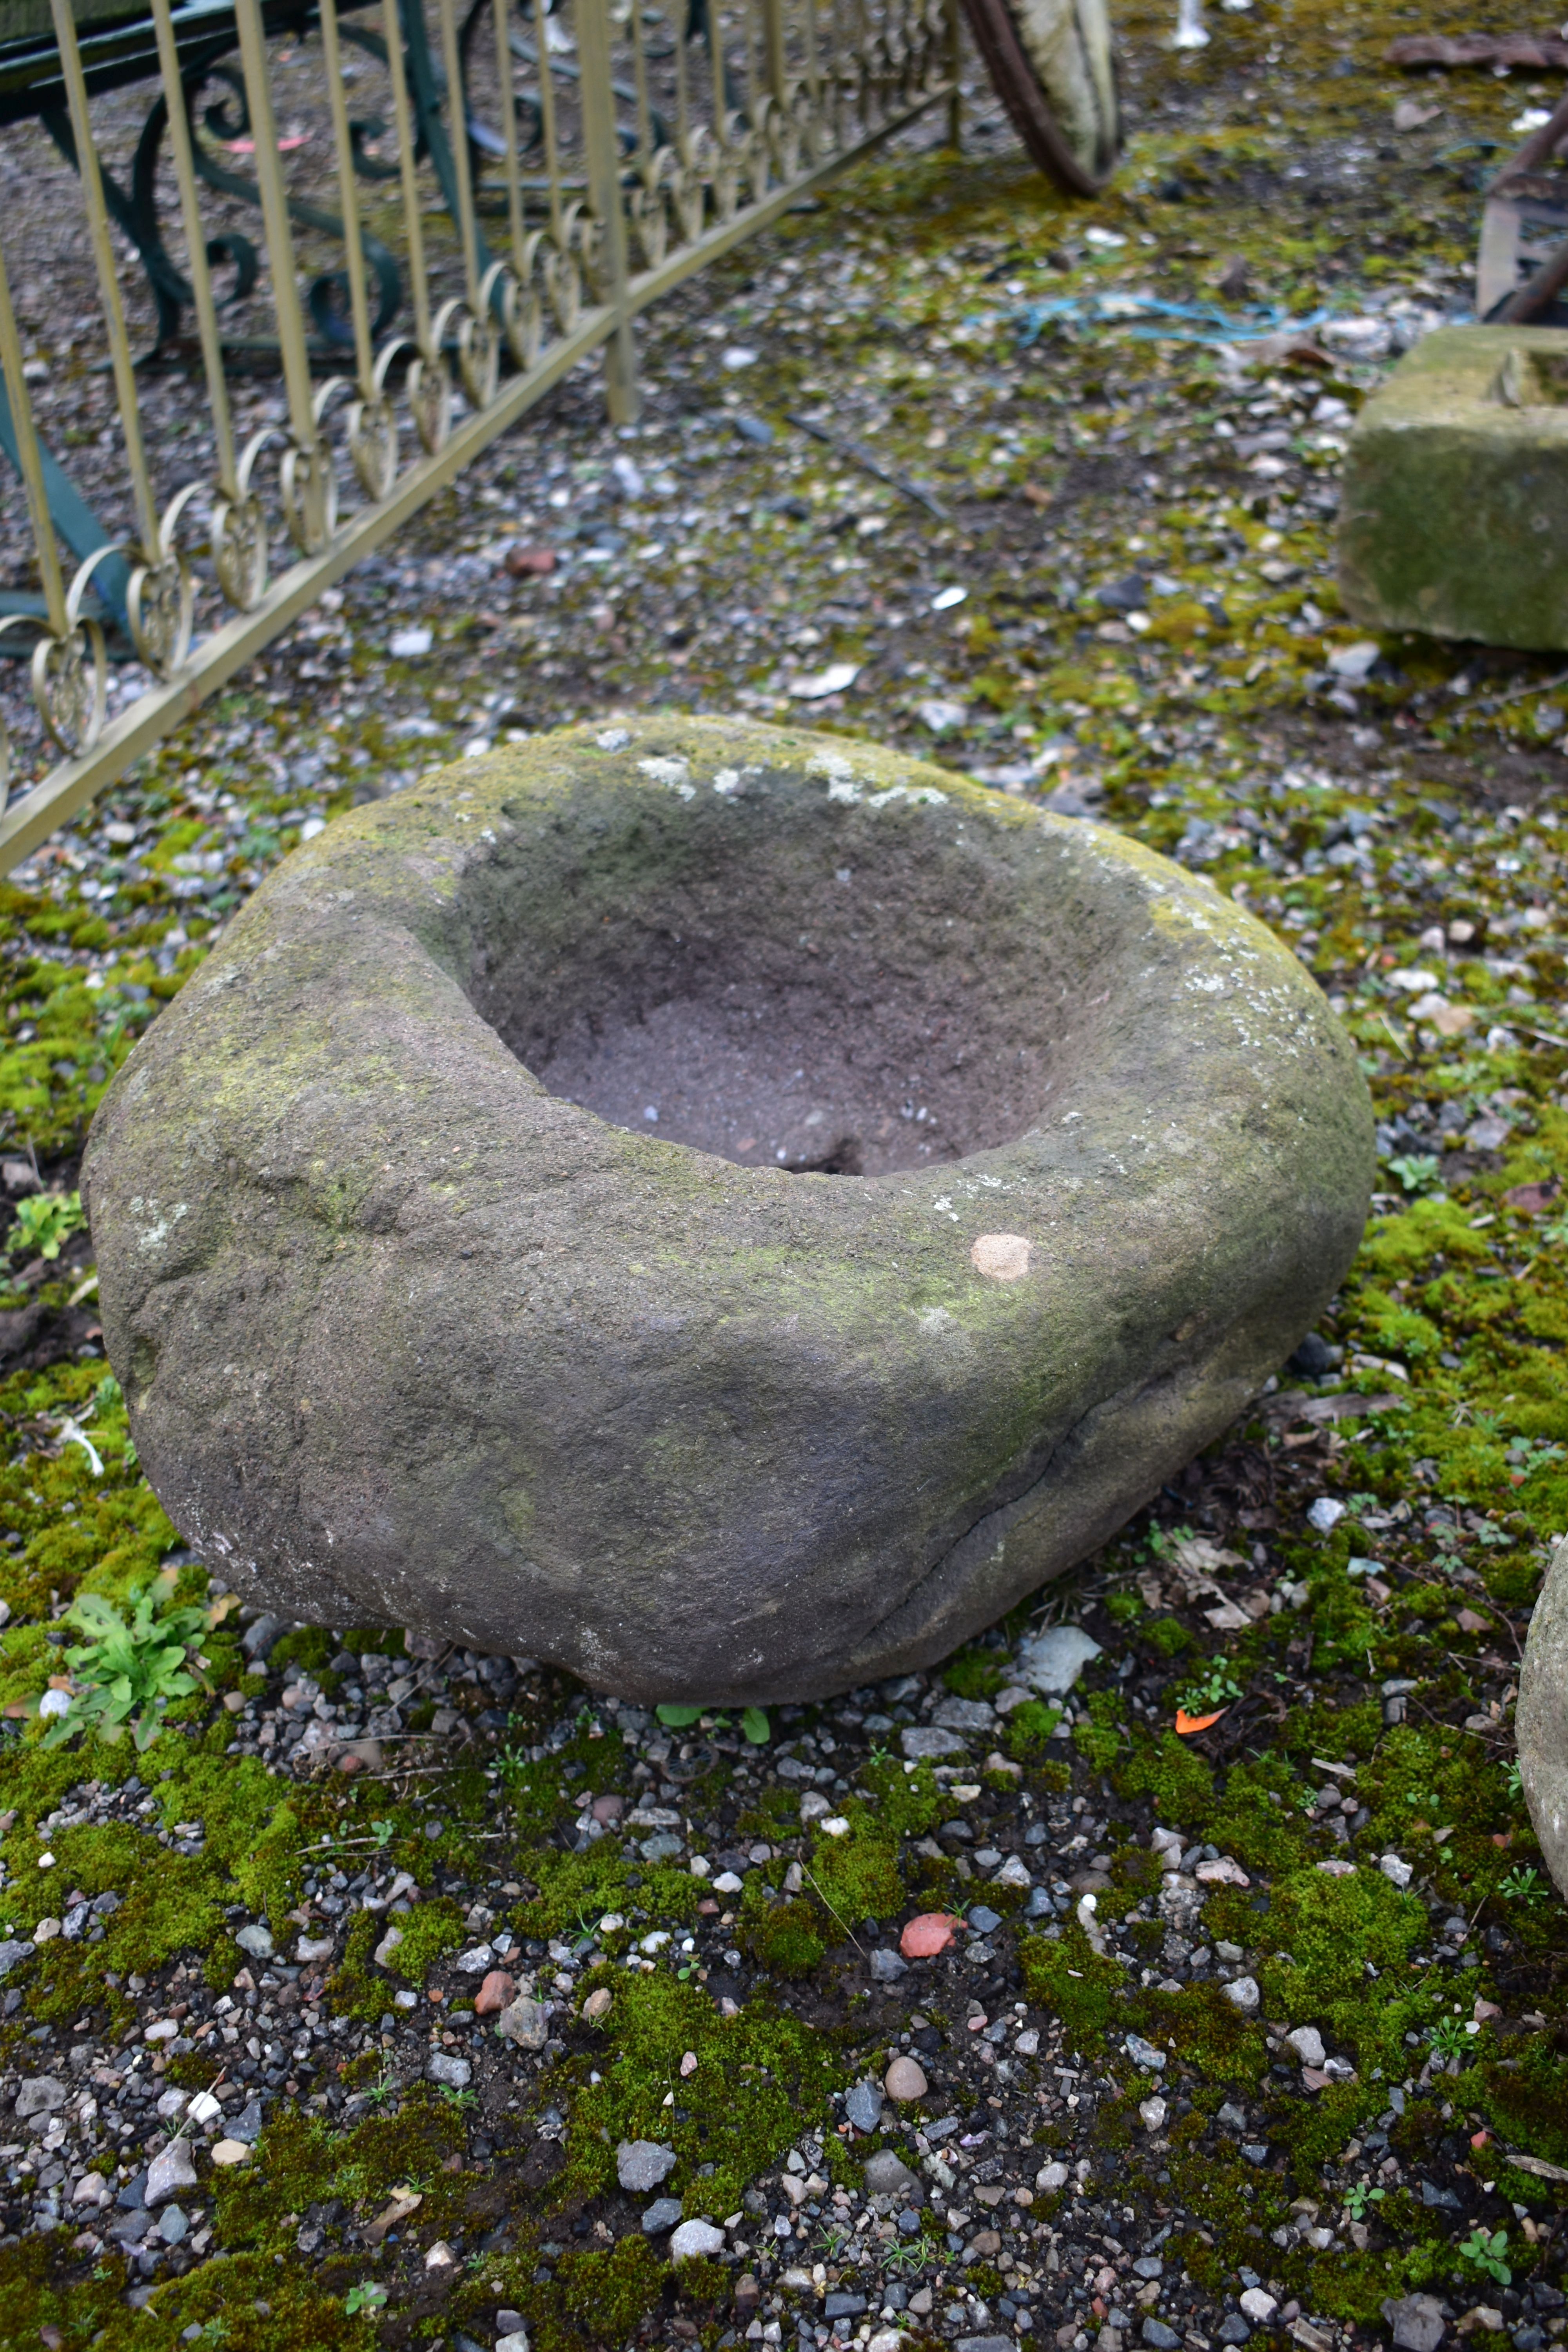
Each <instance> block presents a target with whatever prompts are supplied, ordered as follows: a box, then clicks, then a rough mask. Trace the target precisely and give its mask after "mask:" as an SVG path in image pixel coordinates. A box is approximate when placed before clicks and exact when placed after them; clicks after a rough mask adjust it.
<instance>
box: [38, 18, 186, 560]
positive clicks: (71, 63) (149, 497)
mask: <svg viewBox="0 0 1568 2352" xmlns="http://www.w3.org/2000/svg"><path fill="white" fill-rule="evenodd" d="M50 7H51V9H52V11H53V15H54V20H55V38H56V40H57V41H58V44H59V51H60V69H61V76H62V79H63V80H64V82H65V86H66V101H67V104H68V107H69V109H70V121H71V130H72V132H73V134H74V136H75V140H76V150H77V168H78V171H79V173H80V177H81V190H82V198H83V201H84V203H85V205H86V207H87V227H88V238H89V243H90V245H91V247H92V257H93V262H94V266H95V268H96V269H97V272H98V289H99V298H100V301H101V302H102V304H103V319H104V325H105V327H106V329H107V330H108V333H109V356H110V365H111V367H112V368H113V371H114V390H115V394H116V396H117V398H118V400H119V403H120V426H121V432H122V433H123V434H124V436H125V457H126V463H127V465H128V466H129V467H130V472H131V492H132V499H133V500H134V502H135V506H136V516H137V521H138V524H139V526H140V530H141V538H142V551H143V553H144V555H145V557H146V560H147V561H148V562H150V563H152V562H156V561H157V555H158V541H159V533H158V509H157V503H156V501H155V499H153V485H152V481H151V479H150V478H149V476H148V472H147V452H146V448H145V446H143V443H142V413H141V410H140V408H139V406H138V404H137V397H136V368H135V363H134V362H133V361H132V357H131V340H130V337H129V335H128V334H127V333H126V330H125V311H124V308H123V305H122V304H121V299H120V277H119V272H118V269H117V268H116V265H115V258H114V242H113V239H112V237H111V236H110V228H109V208H108V206H107V205H105V203H104V201H103V182H102V180H101V179H100V175H99V162H98V150H97V148H96V147H95V146H94V145H93V140H92V123H91V120H90V118H89V114H88V108H87V79H86V77H85V76H84V74H83V72H82V69H81V52H80V50H79V48H78V47H77V37H76V21H75V19H74V17H73V16H72V15H71V12H70V5H69V0H50Z"/></svg>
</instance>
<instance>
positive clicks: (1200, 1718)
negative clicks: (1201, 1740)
mask: <svg viewBox="0 0 1568 2352" xmlns="http://www.w3.org/2000/svg"><path fill="white" fill-rule="evenodd" d="M1224 1713H1225V1709H1224V1707H1223V1706H1222V1707H1221V1708H1220V1710H1219V1713H1218V1714H1217V1715H1189V1714H1188V1713H1187V1710H1186V1708H1185V1707H1184V1706H1179V1707H1178V1708H1177V1709H1176V1729H1177V1731H1178V1732H1179V1733H1180V1734H1181V1736H1182V1738H1185V1737H1186V1735H1187V1733H1188V1732H1189V1731H1206V1730H1207V1729H1208V1727H1209V1726H1210V1724H1211V1723H1217V1722H1218V1721H1219V1718H1220V1716H1221V1715H1223V1714H1224Z"/></svg>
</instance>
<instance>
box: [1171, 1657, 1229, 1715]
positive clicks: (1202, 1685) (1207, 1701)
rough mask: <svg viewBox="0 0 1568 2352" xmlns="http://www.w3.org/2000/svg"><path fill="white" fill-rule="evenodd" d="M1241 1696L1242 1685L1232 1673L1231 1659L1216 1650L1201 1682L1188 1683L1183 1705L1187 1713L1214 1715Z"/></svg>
mask: <svg viewBox="0 0 1568 2352" xmlns="http://www.w3.org/2000/svg"><path fill="white" fill-rule="evenodd" d="M1240 1696H1241V1685H1240V1684H1239V1683H1238V1682H1237V1680H1236V1678H1235V1676H1234V1675H1232V1674H1231V1671H1230V1660H1229V1659H1228V1658H1227V1657H1226V1656H1225V1654H1224V1653H1223V1652H1221V1651H1218V1650H1216V1651H1215V1654H1214V1656H1213V1657H1212V1658H1211V1659H1210V1660H1209V1671H1208V1673H1207V1674H1206V1675H1205V1676H1204V1677H1203V1679H1202V1680H1201V1681H1200V1682H1194V1683H1189V1684H1188V1685H1187V1689H1186V1693H1185V1696H1184V1697H1183V1699H1182V1701H1181V1705H1182V1707H1183V1710H1184V1713H1186V1714H1187V1715H1212V1714H1213V1713H1214V1712H1215V1709H1216V1708H1217V1707H1223V1706H1229V1705H1230V1702H1231V1700H1232V1699H1236V1698H1239V1697H1240Z"/></svg>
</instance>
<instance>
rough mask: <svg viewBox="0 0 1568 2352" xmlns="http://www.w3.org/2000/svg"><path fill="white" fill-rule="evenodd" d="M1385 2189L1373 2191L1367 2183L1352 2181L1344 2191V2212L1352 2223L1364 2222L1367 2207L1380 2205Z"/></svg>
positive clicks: (1385, 2192)
mask: <svg viewBox="0 0 1568 2352" xmlns="http://www.w3.org/2000/svg"><path fill="white" fill-rule="evenodd" d="M1386 2194H1387V2191H1386V2190H1385V2189H1373V2186H1372V2185H1371V2183H1370V2182H1369V2181H1365V2180H1352V2182H1351V2185H1350V2187H1349V2188H1348V2189H1346V2190H1345V2211H1346V2212H1347V2213H1348V2214H1349V2215H1350V2217H1351V2220H1352V2221H1365V2219H1366V2209H1367V2207H1368V2206H1369V2205H1381V2204H1382V2202H1383V2200H1384V2196H1385V2195H1386Z"/></svg>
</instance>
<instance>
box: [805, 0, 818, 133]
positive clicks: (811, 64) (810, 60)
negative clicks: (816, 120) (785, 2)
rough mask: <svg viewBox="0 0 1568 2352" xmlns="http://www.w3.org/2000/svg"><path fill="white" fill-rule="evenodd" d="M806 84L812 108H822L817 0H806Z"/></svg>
mask: <svg viewBox="0 0 1568 2352" xmlns="http://www.w3.org/2000/svg"><path fill="white" fill-rule="evenodd" d="M805 86H806V88H807V89H808V90H809V91H810V92H811V110H812V113H813V114H814V115H818V116H819V115H820V113H821V110H822V68H821V66H820V64H819V62H818V58H817V40H816V0H805Z"/></svg>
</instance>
